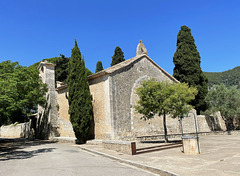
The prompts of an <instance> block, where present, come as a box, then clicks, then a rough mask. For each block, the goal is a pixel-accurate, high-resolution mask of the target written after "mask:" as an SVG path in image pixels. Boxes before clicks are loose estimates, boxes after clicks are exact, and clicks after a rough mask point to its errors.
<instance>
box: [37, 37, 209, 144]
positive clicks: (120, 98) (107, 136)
mask: <svg viewBox="0 0 240 176" xmlns="http://www.w3.org/2000/svg"><path fill="white" fill-rule="evenodd" d="M39 70H40V76H41V77H42V80H43V82H44V83H47V85H48V88H49V91H48V93H47V95H46V97H47V101H48V103H47V105H46V107H39V115H38V120H37V121H38V124H37V125H38V128H41V129H42V130H40V133H39V136H42V137H43V138H49V137H58V136H61V137H74V132H73V129H72V126H71V123H70V121H69V114H68V100H67V99H66V94H67V85H66V84H63V83H61V82H57V88H55V78H54V64H51V63H46V62H41V63H40V65H39ZM151 78H155V79H156V80H158V81H168V82H175V83H178V81H177V80H176V79H175V78H174V77H173V76H171V75H170V74H169V73H167V72H166V71H165V70H164V69H162V68H161V67H160V66H159V65H157V64H156V63H155V62H154V61H153V60H152V59H151V58H150V57H149V56H148V53H147V49H146V48H145V46H144V44H143V43H142V41H140V43H139V44H138V46H137V51H136V56H135V57H133V58H131V59H128V60H126V61H124V62H121V63H119V64H117V65H114V66H112V67H110V68H107V69H105V70H102V71H100V72H98V73H95V74H93V75H90V76H88V78H87V79H88V82H89V87H90V92H91V95H92V105H93V127H92V133H93V134H92V135H93V136H94V138H95V139H99V140H128V139H129V140H130V139H135V138H136V137H138V136H147V135H157V134H163V131H164V129H163V123H162V118H161V117H155V118H153V119H151V120H147V121H145V120H142V119H141V117H142V115H141V114H138V113H137V112H136V111H135V109H134V106H135V105H136V103H137V100H138V97H137V95H136V92H135V91H136V88H137V87H139V86H140V85H141V83H142V81H144V80H147V79H151ZM198 120H199V123H200V124H201V125H199V131H201V132H208V131H210V129H209V127H208V125H207V122H206V120H205V117H199V118H198ZM43 122H44V124H45V125H41V124H42V123H43ZM183 122H184V121H183ZM183 125H184V129H185V132H194V130H195V127H194V120H193V118H191V119H187V120H186V122H184V123H183ZM167 128H168V133H169V134H176V133H180V132H181V131H180V124H179V122H178V119H172V118H171V117H167Z"/></svg>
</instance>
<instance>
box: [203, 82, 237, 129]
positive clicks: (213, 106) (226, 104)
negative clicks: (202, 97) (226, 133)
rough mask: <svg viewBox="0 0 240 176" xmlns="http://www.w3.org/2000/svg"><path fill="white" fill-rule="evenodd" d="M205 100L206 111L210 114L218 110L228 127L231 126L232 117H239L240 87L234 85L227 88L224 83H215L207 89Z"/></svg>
mask: <svg viewBox="0 0 240 176" xmlns="http://www.w3.org/2000/svg"><path fill="white" fill-rule="evenodd" d="M206 101H207V104H208V107H209V108H208V110H207V111H206V113H207V114H208V115H210V114H213V113H215V112H217V111H220V112H221V115H222V116H223V117H224V120H225V121H226V123H227V127H228V129H231V128H232V125H230V124H231V123H232V120H233V117H240V89H237V88H236V86H231V87H230V88H227V87H226V86H225V85H224V84H221V85H216V86H215V87H214V88H212V89H211V90H209V92H208V94H207V96H206ZM229 125H230V126H229Z"/></svg>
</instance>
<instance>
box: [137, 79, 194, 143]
mask: <svg viewBox="0 0 240 176" xmlns="http://www.w3.org/2000/svg"><path fill="white" fill-rule="evenodd" d="M136 93H137V95H138V96H139V101H138V105H136V106H135V109H136V111H137V112H139V113H141V114H143V115H144V116H143V117H142V118H143V119H145V120H147V119H151V118H154V116H155V115H158V116H163V126H164V136H165V142H167V141H168V139H167V127H166V115H170V116H172V117H173V118H176V117H178V116H179V115H181V116H182V115H183V114H186V113H187V112H188V111H189V110H191V109H192V106H191V105H189V104H188V103H189V102H190V101H191V100H193V99H194V98H195V95H196V94H197V89H196V88H193V87H188V85H187V84H186V83H182V84H180V83H179V84H177V83H172V84H170V83H167V82H157V81H156V80H155V79H151V80H147V81H144V82H143V83H142V86H141V87H139V88H137V90H136Z"/></svg>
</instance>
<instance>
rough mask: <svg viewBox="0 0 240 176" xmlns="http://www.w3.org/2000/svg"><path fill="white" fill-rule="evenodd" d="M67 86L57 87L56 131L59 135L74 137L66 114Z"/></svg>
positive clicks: (67, 106)
mask: <svg viewBox="0 0 240 176" xmlns="http://www.w3.org/2000/svg"><path fill="white" fill-rule="evenodd" d="M66 96H67V87H66V86H63V88H60V87H58V89H57V109H58V127H59V128H58V132H59V136H60V137H75V134H74V131H73V128H72V124H71V122H70V116H69V114H68V109H69V105H68V100H67V98H66Z"/></svg>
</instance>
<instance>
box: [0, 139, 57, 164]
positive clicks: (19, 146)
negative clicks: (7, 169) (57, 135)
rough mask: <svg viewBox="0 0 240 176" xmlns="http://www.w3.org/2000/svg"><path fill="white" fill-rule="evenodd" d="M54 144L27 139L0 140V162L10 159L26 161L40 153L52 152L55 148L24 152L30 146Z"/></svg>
mask: <svg viewBox="0 0 240 176" xmlns="http://www.w3.org/2000/svg"><path fill="white" fill-rule="evenodd" d="M50 143H55V142H53V141H41V140H27V139H21V138H19V139H0V161H7V160H12V159H28V158H32V157H34V156H37V155H38V154H40V153H48V152H52V151H53V150H54V149H56V148H46V147H45V146H43V148H41V149H37V150H31V151H27V150H24V149H26V148H29V147H31V146H39V145H46V144H50Z"/></svg>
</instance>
